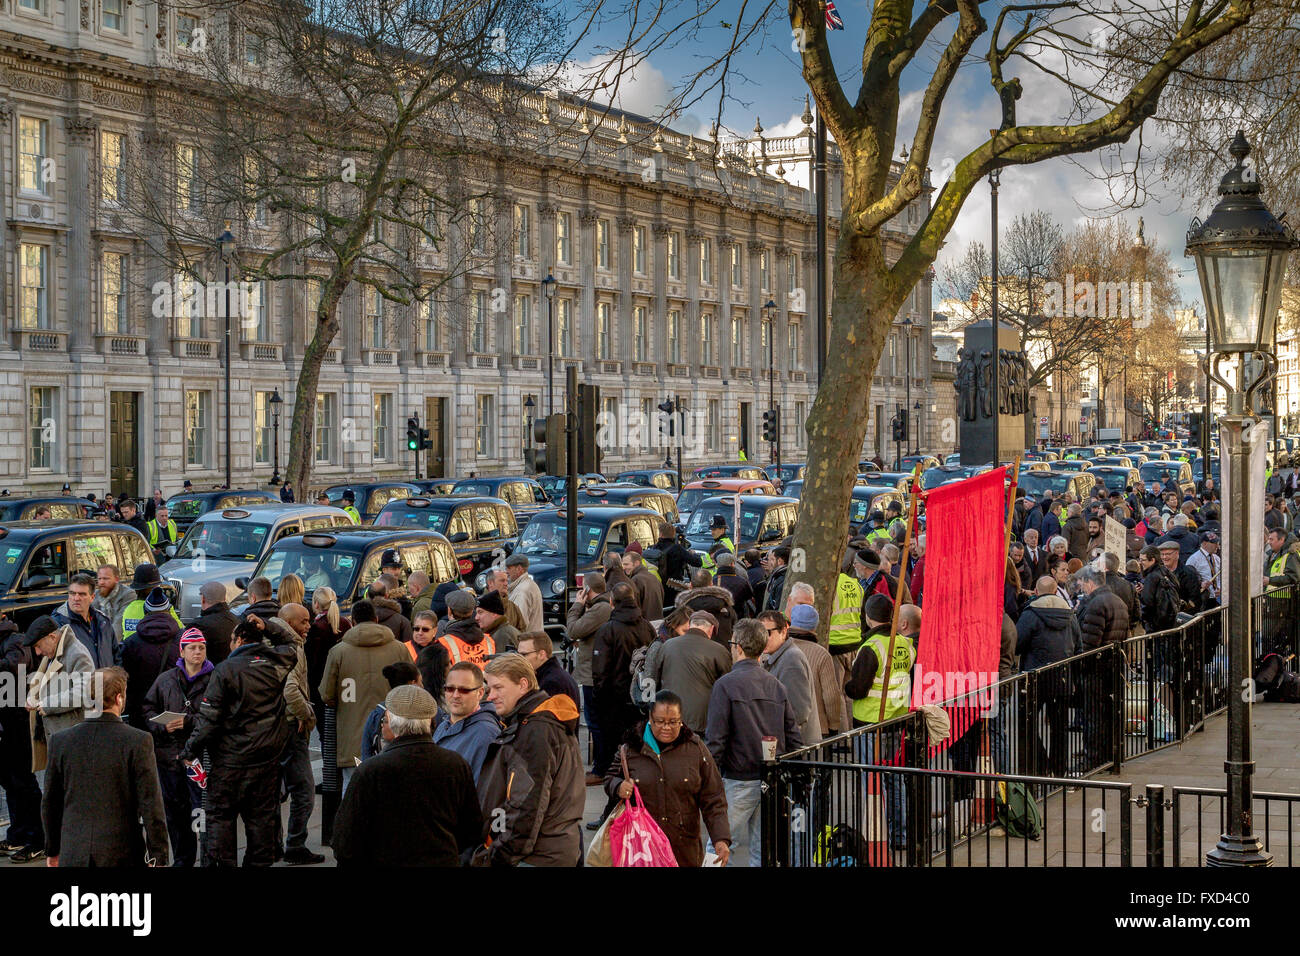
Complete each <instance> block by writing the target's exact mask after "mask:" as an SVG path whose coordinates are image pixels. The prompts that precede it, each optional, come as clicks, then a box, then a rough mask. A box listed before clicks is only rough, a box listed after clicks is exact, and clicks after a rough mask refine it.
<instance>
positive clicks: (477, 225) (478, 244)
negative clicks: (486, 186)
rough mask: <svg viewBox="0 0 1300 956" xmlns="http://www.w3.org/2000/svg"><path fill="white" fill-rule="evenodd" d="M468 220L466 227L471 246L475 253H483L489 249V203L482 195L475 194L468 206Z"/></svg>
mask: <svg viewBox="0 0 1300 956" xmlns="http://www.w3.org/2000/svg"><path fill="white" fill-rule="evenodd" d="M466 215H467V216H468V220H469V221H468V222H467V223H466V226H465V229H466V231H467V232H468V233H469V248H470V250H471V251H472V252H474V254H475V255H480V256H481V255H483V254H484V252H486V250H487V245H486V233H487V204H486V200H484V199H483V197H481V196H475V197H474V198H473V199H471V200H470V201H469V203H468V204H467V206H466Z"/></svg>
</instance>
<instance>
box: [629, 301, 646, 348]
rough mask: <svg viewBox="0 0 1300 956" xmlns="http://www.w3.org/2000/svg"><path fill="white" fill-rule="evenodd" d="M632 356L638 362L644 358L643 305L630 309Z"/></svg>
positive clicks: (644, 330)
mask: <svg viewBox="0 0 1300 956" xmlns="http://www.w3.org/2000/svg"><path fill="white" fill-rule="evenodd" d="M632 356H633V358H634V359H635V360H636V361H638V362H644V361H645V360H646V357H645V356H646V309H645V306H643V305H638V306H637V307H636V308H634V309H633V310H632Z"/></svg>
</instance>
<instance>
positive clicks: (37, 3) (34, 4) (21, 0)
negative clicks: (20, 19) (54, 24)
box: [18, 0, 45, 16]
mask: <svg viewBox="0 0 1300 956" xmlns="http://www.w3.org/2000/svg"><path fill="white" fill-rule="evenodd" d="M18 9H19V10H27V11H28V12H30V13H39V14H40V15H41V16H45V0H18Z"/></svg>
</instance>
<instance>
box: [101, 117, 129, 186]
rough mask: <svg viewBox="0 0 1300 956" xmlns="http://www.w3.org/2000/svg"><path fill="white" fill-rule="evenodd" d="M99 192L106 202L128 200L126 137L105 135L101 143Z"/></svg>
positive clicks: (108, 133)
mask: <svg viewBox="0 0 1300 956" xmlns="http://www.w3.org/2000/svg"><path fill="white" fill-rule="evenodd" d="M99 191H100V194H101V197H102V199H103V201H104V202H109V203H120V202H122V201H123V200H125V199H126V136H124V135H123V134H121V133H110V132H106V133H104V135H103V137H102V138H101V139H100V142H99Z"/></svg>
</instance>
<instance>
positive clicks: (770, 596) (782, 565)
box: [750, 544, 790, 611]
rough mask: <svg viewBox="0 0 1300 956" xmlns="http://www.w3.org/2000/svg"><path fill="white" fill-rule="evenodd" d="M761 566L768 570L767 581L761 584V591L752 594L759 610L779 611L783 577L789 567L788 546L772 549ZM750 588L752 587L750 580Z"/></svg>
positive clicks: (783, 585)
mask: <svg viewBox="0 0 1300 956" xmlns="http://www.w3.org/2000/svg"><path fill="white" fill-rule="evenodd" d="M763 564H764V565H766V566H767V568H768V575H767V580H766V581H764V582H763V589H762V590H761V591H759V590H755V591H754V593H755V595H758V597H759V602H760V603H761V604H762V607H761V608H760V610H763V611H779V610H781V606H780V605H781V594H782V592H783V591H785V576H786V572H787V569H788V568H789V565H790V546H789V545H785V544H782V545H778V546H777V547H775V548H773V549H772V550H771V551H769V552H767V554H765V555H764V556H763ZM750 586H751V587H752V586H753V581H752V580H751V582H750Z"/></svg>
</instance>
